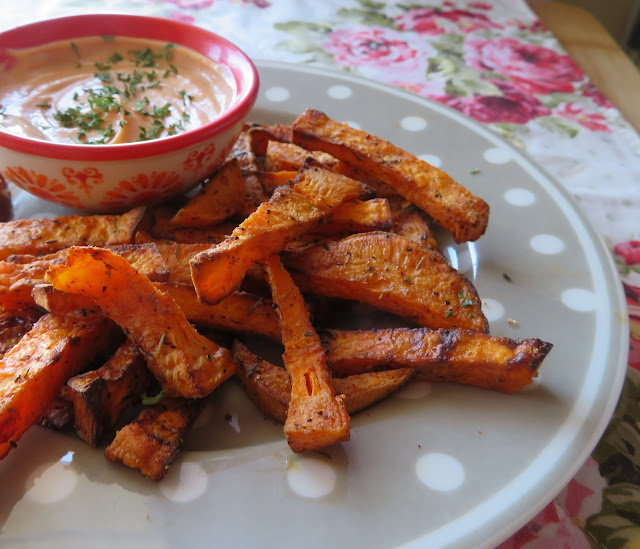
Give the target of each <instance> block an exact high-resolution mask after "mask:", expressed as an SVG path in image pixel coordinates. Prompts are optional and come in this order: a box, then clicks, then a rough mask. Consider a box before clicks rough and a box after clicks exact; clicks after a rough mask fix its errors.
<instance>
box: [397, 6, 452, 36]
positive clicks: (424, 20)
mask: <svg viewBox="0 0 640 549" xmlns="http://www.w3.org/2000/svg"><path fill="white" fill-rule="evenodd" d="M435 14H436V12H435V10H432V9H412V10H409V11H407V12H406V13H403V14H402V15H399V16H398V17H396V19H395V20H396V23H397V24H398V29H400V30H402V31H407V30H410V31H414V32H419V33H420V34H428V35H431V36H435V35H438V34H442V33H444V29H443V28H442V27H441V26H440V25H438V21H437V19H436V17H435Z"/></svg>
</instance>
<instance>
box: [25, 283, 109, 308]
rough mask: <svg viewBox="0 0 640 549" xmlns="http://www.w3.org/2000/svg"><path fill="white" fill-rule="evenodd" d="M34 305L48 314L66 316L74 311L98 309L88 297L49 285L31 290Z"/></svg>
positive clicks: (41, 285)
mask: <svg viewBox="0 0 640 549" xmlns="http://www.w3.org/2000/svg"><path fill="white" fill-rule="evenodd" d="M31 295H32V297H33V301H34V303H35V304H36V305H37V306H38V307H41V308H43V309H44V310H45V311H47V312H49V313H58V314H66V313H73V312H75V311H92V312H98V311H99V310H100V308H99V307H98V305H96V302H95V301H94V300H93V299H91V298H90V297H87V296H84V295H82V294H70V293H67V292H63V291H62V290H57V289H56V288H54V287H53V286H52V285H51V284H48V283H42V284H36V285H35V286H34V287H33V289H32V290H31Z"/></svg>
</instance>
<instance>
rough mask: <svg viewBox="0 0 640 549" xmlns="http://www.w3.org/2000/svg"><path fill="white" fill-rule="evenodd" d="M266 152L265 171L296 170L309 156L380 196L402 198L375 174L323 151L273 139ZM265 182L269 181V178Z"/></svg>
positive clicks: (267, 190) (267, 189)
mask: <svg viewBox="0 0 640 549" xmlns="http://www.w3.org/2000/svg"><path fill="white" fill-rule="evenodd" d="M265 154H266V156H265V158H264V170H265V173H270V172H276V173H277V172H281V171H282V172H286V171H296V170H299V169H300V168H302V167H303V166H304V165H305V163H306V162H307V161H308V159H309V158H312V159H313V160H314V161H315V162H316V163H318V164H320V165H322V166H324V167H325V168H327V169H329V170H331V171H333V172H336V173H339V174H340V175H344V176H346V177H349V178H351V179H354V180H356V181H359V182H360V183H364V184H365V185H367V186H368V187H371V188H372V189H373V190H375V191H376V196H377V197H378V198H400V195H399V194H398V193H397V192H396V191H394V190H393V189H392V188H391V187H389V186H388V185H387V184H385V183H383V182H382V181H380V180H379V179H377V178H376V177H375V176H372V175H370V174H368V173H365V172H364V171H362V170H359V169H357V168H355V167H353V166H351V165H349V164H347V163H345V162H342V161H341V160H338V159H337V158H335V157H334V156H331V155H330V154H328V153H326V152H323V151H309V150H307V149H305V148H303V147H300V146H298V145H296V144H294V143H286V142H278V141H271V142H270V143H268V144H267V149H266V152H265ZM261 181H262V179H261ZM265 183H268V179H267V180H266V181H265ZM265 192H269V187H267V188H266V189H265Z"/></svg>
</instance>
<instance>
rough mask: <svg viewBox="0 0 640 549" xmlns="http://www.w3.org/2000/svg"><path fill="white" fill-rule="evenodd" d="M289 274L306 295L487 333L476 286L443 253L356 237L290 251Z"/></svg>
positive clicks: (377, 236) (401, 241) (375, 236)
mask: <svg viewBox="0 0 640 549" xmlns="http://www.w3.org/2000/svg"><path fill="white" fill-rule="evenodd" d="M282 259H283V262H284V264H285V265H286V267H287V269H289V270H290V271H291V275H292V276H293V278H294V280H295V281H296V283H297V284H298V285H300V286H301V288H302V290H303V291H308V292H310V293H317V294H321V295H326V296H330V297H338V298H341V299H350V300H356V301H362V302H364V303H368V304H370V305H372V306H374V307H377V308H379V309H382V310H386V311H389V312H391V313H394V314H397V315H400V316H404V317H407V318H410V319H412V320H414V321H415V322H416V323H418V324H419V325H420V326H424V327H427V328H466V329H470V330H475V331H479V332H486V331H488V322H487V319H486V318H485V316H484V314H483V313H482V308H481V303H480V298H479V297H478V294H477V291H476V289H475V288H474V287H473V285H472V284H471V283H470V282H469V281H468V280H467V279H466V278H465V277H463V276H462V275H461V274H460V273H459V272H458V271H456V270H455V269H454V268H453V267H451V265H449V263H448V262H447V261H446V259H445V258H444V257H443V256H441V255H440V254H438V253H436V252H433V251H431V250H427V249H425V248H423V247H421V246H416V245H415V244H414V243H413V242H411V241H410V240H407V239H406V238H404V237H402V236H399V235H396V234H393V233H383V232H371V233H363V234H355V235H352V236H349V237H347V238H344V239H342V240H340V241H338V242H334V241H330V242H326V243H324V244H322V245H317V246H312V247H308V248H301V249H299V250H292V249H287V250H286V251H285V252H283V254H282Z"/></svg>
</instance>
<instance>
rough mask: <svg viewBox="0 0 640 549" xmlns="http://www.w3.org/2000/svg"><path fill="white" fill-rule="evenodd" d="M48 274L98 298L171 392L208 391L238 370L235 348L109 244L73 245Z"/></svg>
mask: <svg viewBox="0 0 640 549" xmlns="http://www.w3.org/2000/svg"><path fill="white" fill-rule="evenodd" d="M47 279H48V281H49V282H51V284H53V286H54V287H55V288H57V289H59V290H62V291H65V292H69V293H76V294H78V293H79V294H82V295H84V296H87V297H90V298H92V299H93V300H94V301H95V302H96V304H97V305H99V306H100V308H101V309H102V311H103V312H104V313H105V314H106V315H107V316H108V317H109V318H111V319H113V320H114V322H116V323H117V324H118V325H120V326H121V327H122V329H123V330H124V332H125V334H127V336H128V337H129V338H130V339H131V340H132V341H133V342H134V343H135V344H136V345H138V346H139V347H140V349H141V350H142V352H143V353H144V355H145V359H146V360H147V364H148V366H149V369H150V370H151V372H152V373H153V374H154V376H155V377H156V378H157V379H158V381H159V383H160V384H161V385H162V387H163V388H164V389H165V390H166V392H167V394H168V395H170V396H177V395H179V396H184V397H187V398H199V397H203V396H206V395H207V394H209V393H210V392H211V391H212V390H213V389H214V388H215V387H217V386H218V385H219V384H220V383H222V382H223V381H224V380H225V379H227V378H228V377H229V376H230V375H231V374H233V371H234V365H233V357H232V355H231V353H230V352H229V351H228V350H227V349H225V348H223V347H219V346H217V345H216V344H215V343H213V342H212V341H210V340H208V339H207V338H205V337H203V336H201V335H200V334H198V332H197V331H196V330H195V329H194V328H193V327H192V326H191V324H189V321H188V320H187V319H186V317H185V316H184V313H183V312H182V311H181V310H180V308H179V307H178V305H177V304H176V302H175V301H174V300H173V299H172V298H171V296H169V295H168V294H166V293H164V292H162V291H160V290H158V289H157V288H156V287H155V286H154V284H153V282H151V281H150V280H149V279H148V278H147V277H146V276H144V275H142V274H139V273H137V272H136V271H135V270H134V269H133V268H132V267H131V265H129V263H127V262H126V261H125V260H124V259H123V258H122V257H120V256H118V255H116V254H114V253H112V252H110V251H109V250H106V249H104V248H91V247H73V248H70V249H69V252H68V253H67V259H66V262H65V264H64V265H54V266H52V267H50V268H49V271H48V272H47Z"/></svg>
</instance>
